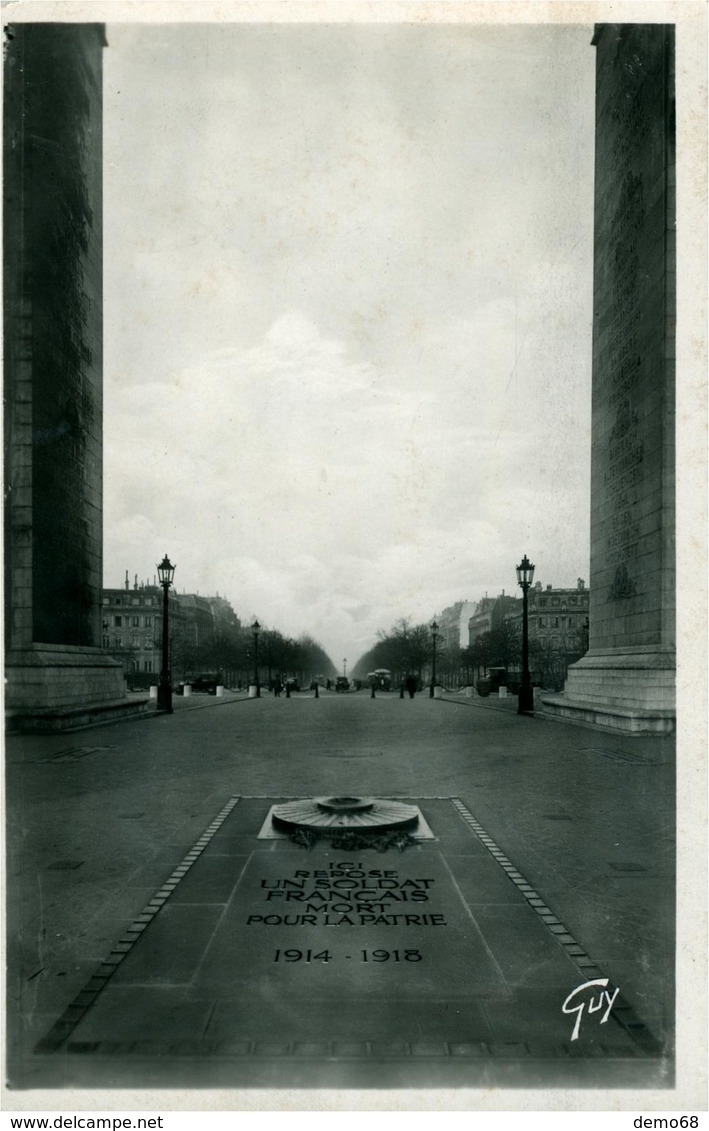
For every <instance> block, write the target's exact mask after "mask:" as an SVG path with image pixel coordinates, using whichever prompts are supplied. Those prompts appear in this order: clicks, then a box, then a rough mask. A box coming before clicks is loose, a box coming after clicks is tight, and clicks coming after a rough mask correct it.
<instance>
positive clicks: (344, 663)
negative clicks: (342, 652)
mask: <svg viewBox="0 0 709 1131" xmlns="http://www.w3.org/2000/svg"><path fill="white" fill-rule="evenodd" d="M342 674H343V676H344V677H345V679H347V656H345V658H344V660H343V661H342Z"/></svg>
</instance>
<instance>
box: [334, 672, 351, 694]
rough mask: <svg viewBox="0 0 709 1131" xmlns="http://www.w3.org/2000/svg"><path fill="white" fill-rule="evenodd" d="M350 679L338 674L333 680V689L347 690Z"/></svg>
mask: <svg viewBox="0 0 709 1131" xmlns="http://www.w3.org/2000/svg"><path fill="white" fill-rule="evenodd" d="M349 689H350V681H349V680H348V679H347V677H346V676H344V675H338V677H337V679H336V680H335V691H349Z"/></svg>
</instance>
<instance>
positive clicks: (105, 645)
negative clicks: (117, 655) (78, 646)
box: [101, 636, 111, 648]
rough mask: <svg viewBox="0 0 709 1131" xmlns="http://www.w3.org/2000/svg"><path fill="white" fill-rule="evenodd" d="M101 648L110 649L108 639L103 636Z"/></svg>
mask: <svg viewBox="0 0 709 1131" xmlns="http://www.w3.org/2000/svg"><path fill="white" fill-rule="evenodd" d="M101 647H102V648H110V647H111V641H110V638H109V637H108V636H104V638H103V642H102V645H101Z"/></svg>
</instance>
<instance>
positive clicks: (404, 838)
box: [288, 828, 416, 852]
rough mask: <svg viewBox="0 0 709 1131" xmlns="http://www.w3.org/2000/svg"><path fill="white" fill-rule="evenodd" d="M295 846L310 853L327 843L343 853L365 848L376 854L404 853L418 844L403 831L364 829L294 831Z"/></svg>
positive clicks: (293, 840)
mask: <svg viewBox="0 0 709 1131" xmlns="http://www.w3.org/2000/svg"><path fill="white" fill-rule="evenodd" d="M288 838H289V840H291V841H292V843H293V844H298V845H300V846H301V848H306V849H307V850H308V851H310V849H311V848H314V847H315V845H316V844H322V842H323V841H326V842H327V843H328V844H329V845H330V846H331V848H336V849H337V850H338V851H342V852H359V851H361V850H362V849H365V848H373V849H374V851H375V852H389V851H390V849H397V850H398V851H399V852H404V851H405V850H406V849H407V848H409V847H410V846H411V845H412V844H416V840H415V838H414V837H412V836H411V835H410V833H407V832H405V831H404V830H402V829H388V830H384V831H380V832H376V831H374V830H372V831H371V832H368V831H366V830H364V829H335V830H324V829H323V830H319V829H317V830H316V829H304V828H299V829H292V830H291V831H290V832H289V834H288Z"/></svg>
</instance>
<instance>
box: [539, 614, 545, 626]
mask: <svg viewBox="0 0 709 1131" xmlns="http://www.w3.org/2000/svg"><path fill="white" fill-rule="evenodd" d="M539 627H540V628H544V617H540V618H539Z"/></svg>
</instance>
